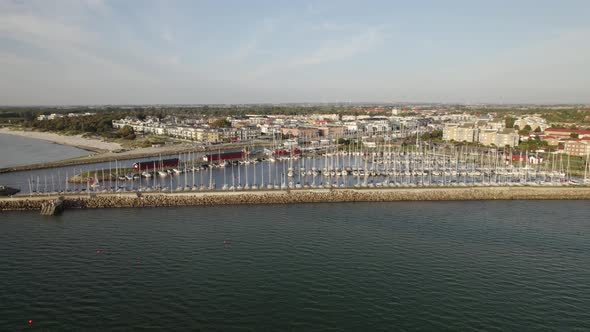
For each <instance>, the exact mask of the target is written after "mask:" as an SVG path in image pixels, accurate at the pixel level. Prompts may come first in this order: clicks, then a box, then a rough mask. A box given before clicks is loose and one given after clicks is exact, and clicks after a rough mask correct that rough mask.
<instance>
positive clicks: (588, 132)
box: [545, 128, 590, 135]
mask: <svg viewBox="0 0 590 332" xmlns="http://www.w3.org/2000/svg"><path fill="white" fill-rule="evenodd" d="M548 131H552V132H556V133H574V134H582V135H590V130H584V129H565V128H547V129H545V132H548Z"/></svg>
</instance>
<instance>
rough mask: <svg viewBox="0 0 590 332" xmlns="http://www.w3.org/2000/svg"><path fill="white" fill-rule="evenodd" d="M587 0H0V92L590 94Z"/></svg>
mask: <svg viewBox="0 0 590 332" xmlns="http://www.w3.org/2000/svg"><path fill="white" fill-rule="evenodd" d="M588 17H590V2H588V1H581V0H565V1H560V2H555V1H549V0H541V1H533V0H520V1H494V2H476V1H466V0H462V1H459V0H454V1H445V2H441V1H415V2H412V3H406V2H401V1H249V2H242V1H199V2H197V1H109V0H80V1H76V0H56V1H43V0H31V1H17V0H0V105H105V104H256V103H322V102H323V103H332V102H351V103H363V102H371V103H373V102H374V103H390V102H394V103H401V102H407V103H463V104H469V103H474V104H476V103H489V104H496V103H497V104H520V103H526V104H576V103H581V104H585V103H590V88H589V87H590V44H589V43H588V40H590V22H589V21H588V19H587V18H588Z"/></svg>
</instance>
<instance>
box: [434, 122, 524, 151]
mask: <svg viewBox="0 0 590 332" xmlns="http://www.w3.org/2000/svg"><path fill="white" fill-rule="evenodd" d="M443 140H445V141H455V142H468V143H474V142H477V143H481V144H483V145H488V146H490V145H495V146H517V145H518V142H519V136H518V132H517V131H516V130H515V129H512V128H505V125H504V122H503V121H488V120H478V121H475V122H464V123H447V124H446V125H445V127H444V129H443Z"/></svg>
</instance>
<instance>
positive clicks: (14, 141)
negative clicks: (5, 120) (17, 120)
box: [0, 134, 91, 168]
mask: <svg viewBox="0 0 590 332" xmlns="http://www.w3.org/2000/svg"><path fill="white" fill-rule="evenodd" d="M90 153H91V152H89V151H86V150H82V149H78V148H75V147H71V146H65V145H59V144H55V143H52V142H49V141H44V140H39V139H32V138H27V137H20V136H15V135H8V134H0V168H3V167H12V166H21V165H29V164H36V163H43V162H48V161H56V160H62V159H68V158H75V157H80V156H85V155H88V154H90Z"/></svg>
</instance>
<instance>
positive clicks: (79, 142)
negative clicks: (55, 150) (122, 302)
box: [0, 127, 121, 153]
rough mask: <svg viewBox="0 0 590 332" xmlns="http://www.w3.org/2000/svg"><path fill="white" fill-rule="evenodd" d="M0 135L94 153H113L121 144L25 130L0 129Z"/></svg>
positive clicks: (80, 136) (77, 136)
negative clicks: (36, 140) (47, 142)
mask: <svg viewBox="0 0 590 332" xmlns="http://www.w3.org/2000/svg"><path fill="white" fill-rule="evenodd" d="M0 134H6V135H13V136H19V137H25V138H31V139H38V140H43V141H49V142H53V143H57V144H60V145H66V146H72V147H75V148H79V149H82V150H87V151H91V152H95V153H100V152H106V151H113V150H116V149H121V144H119V143H112V142H105V141H102V140H98V139H92V138H86V137H82V135H60V134H56V133H51V132H43V131H32V130H31V131H26V130H22V129H21V130H12V129H9V128H6V127H5V128H0Z"/></svg>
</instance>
